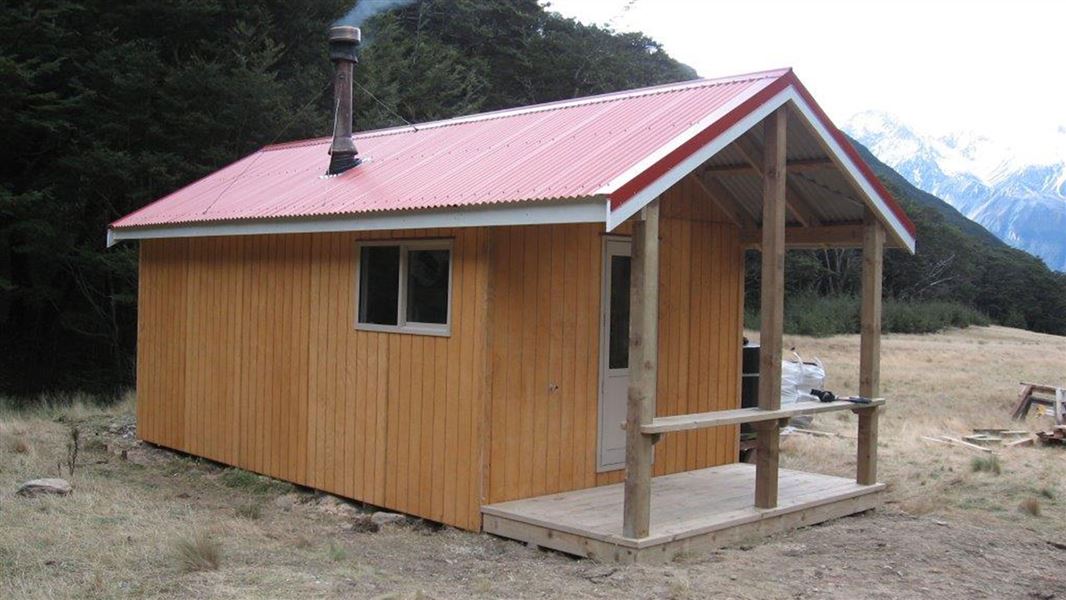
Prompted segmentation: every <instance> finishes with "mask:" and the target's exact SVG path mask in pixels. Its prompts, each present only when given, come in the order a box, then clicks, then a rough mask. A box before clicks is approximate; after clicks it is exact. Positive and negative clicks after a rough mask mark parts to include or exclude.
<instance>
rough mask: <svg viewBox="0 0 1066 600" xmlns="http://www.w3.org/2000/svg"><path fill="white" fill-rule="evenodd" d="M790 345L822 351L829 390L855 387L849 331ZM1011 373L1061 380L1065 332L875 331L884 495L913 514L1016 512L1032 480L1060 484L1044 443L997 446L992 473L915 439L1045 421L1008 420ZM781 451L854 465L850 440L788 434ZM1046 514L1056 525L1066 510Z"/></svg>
mask: <svg viewBox="0 0 1066 600" xmlns="http://www.w3.org/2000/svg"><path fill="white" fill-rule="evenodd" d="M748 337H749V338H751V339H756V338H757V337H758V334H757V333H754V332H748ZM793 346H794V347H795V348H796V349H797V351H798V352H799V353H800V354H801V355H802V356H803V357H804V358H808V359H809V358H813V357H815V356H818V357H819V358H821V359H822V361H823V362H824V363H825V364H826V368H827V371H828V382H827V387H828V388H829V389H830V390H833V391H835V392H837V393H838V394H855V393H858V387H859V386H858V380H859V372H858V363H859V360H858V359H859V339H858V336H834V337H829V338H821V339H816V338H803V337H797V336H786V339H785V348H789V347H793ZM1020 381H1037V382H1045V383H1049V384H1057V385H1066V339H1064V338H1061V337H1057V336H1051V335H1043V334H1037V333H1031V332H1027V331H1020V330H1016V329H1009V328H1004V327H975V328H969V329H962V330H952V331H947V332H944V333H940V334H937V335H903V334H886V335H884V336H883V338H882V346H881V395H882V396H884V397H885V398H886V400H887V403H888V404H887V406H886V409H885V412H884V414H883V415H882V416H881V419H880V440H879V442H880V443H879V456H880V464H879V479H880V480H882V481H886V482H888V483H889V488H890V494H889V502H892V503H894V504H896V505H898V506H900V507H901V508H903V509H904V510H906V511H908V512H911V513H914V514H926V513H932V512H952V511H970V512H975V513H976V514H978V515H979V516H981V517H992V518H1002V519H1006V520H1008V521H1013V520H1017V519H1018V518H1019V513H1018V512H1017V511H1015V510H1014V507H1016V506H1018V504H1019V502H1021V501H1022V500H1023V499H1024V498H1026V497H1029V496H1032V495H1034V494H1038V493H1039V490H1041V489H1048V490H1051V491H1052V494H1053V495H1056V494H1059V495H1061V494H1062V493H1066V477H1064V475H1063V472H1064V470H1066V466H1064V463H1066V455H1064V453H1063V452H1061V451H1057V450H1056V449H1054V448H1042V447H1039V446H1037V447H1030V448H1012V449H1004V450H1000V451H999V452H998V456H997V458H996V459H995V460H996V465H998V468H999V470H1000V472H1001V475H1000V476H998V477H989V476H988V475H987V474H985V472H986V470H980V471H975V470H974V469H973V468H972V466H971V461H972V460H973V458H974V457H975V455H976V451H970V450H967V449H964V448H956V447H951V446H941V445H936V444H930V443H928V442H925V441H923V440H922V439H921V438H922V436H937V435H951V436H953V437H961V436H963V435H968V434H970V433H972V431H973V429H974V428H995V427H998V428H1009V429H1017V428H1025V427H1028V428H1030V429H1031V430H1033V431H1036V430H1039V429H1046V428H1047V427H1049V426H1050V424H1051V421H1050V419H1049V418H1047V417H1037V416H1030V417H1029V420H1028V422H1026V423H1024V424H1022V423H1016V422H1013V421H1011V420H1010V412H1011V409H1012V407H1013V405H1014V403H1015V402H1016V401H1017V398H1018V390H1019V385H1018V382H1020ZM856 424H857V419H855V417H854V416H853V415H851V414H850V413H838V414H836V415H823V416H818V417H816V419H815V421H814V425H813V427H814V428H815V429H822V430H825V431H831V432H835V433H839V434H842V435H844V436H854V435H855V431H856ZM782 454H783V458H782V461H783V462H782V465H783V466H785V467H788V468H795V469H801V470H808V471H816V472H822V473H830V474H834V475H841V476H852V475H853V474H854V468H855V456H854V442H853V441H851V440H847V439H840V438H816V437H810V436H803V435H792V436H788V437H787V438H785V439H784V440H783V441H782ZM978 458H986V457H983V456H982V457H978ZM988 471H992V472H995V467H992V465H989V469H988ZM1048 505H1049V506H1048V508H1049V510H1048V511H1047V512H1049V513H1050V512H1051V511H1050V508H1051V507H1052V505H1053V506H1054V509H1055V510H1056V512H1057V514H1059V515H1063V514H1064V512H1063V505H1064V503H1062V502H1061V501H1050V502H1048ZM1047 521H1048V523H1047V525H1048V526H1049V527H1053V528H1057V529H1058V530H1059V531H1062V532H1066V518H1059V519H1054V520H1052V519H1047ZM1053 521H1054V522H1053Z"/></svg>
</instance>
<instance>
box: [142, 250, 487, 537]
mask: <svg viewBox="0 0 1066 600" xmlns="http://www.w3.org/2000/svg"><path fill="white" fill-rule="evenodd" d="M387 237H396V238H413V237H454V253H453V260H454V267H453V291H452V294H453V296H452V301H453V315H452V332H453V333H452V335H451V336H450V337H432V336H416V335H403V334H394V333H374V332H365V331H357V330H355V329H354V327H353V322H354V315H355V305H354V289H355V256H356V241H357V240H358V239H370V238H373V239H383V238H387ZM487 241H488V232H487V230H479V229H460V230H454V231H449V230H435V231H410V232H389V233H387V234H353V233H344V234H340V233H338V234H314V235H281V236H248V237H232V238H196V239H189V240H149V241H144V242H142V244H141V257H140V299H139V302H140V316H139V331H138V366H137V368H138V373H137V382H138V384H137V385H138V388H137V392H138V394H137V395H138V411H137V412H138V415H137V416H138V423H139V434H140V435H141V437H143V438H144V439H145V440H148V441H150V442H154V443H157V444H160V445H163V446H168V447H171V448H176V449H179V450H183V451H186V452H189V453H191V454H196V455H199V456H204V457H207V458H210V459H213V460H217V461H219V462H223V463H226V464H230V465H236V466H239V467H241V468H244V469H248V470H251V471H255V472H258V473H264V474H267V475H270V476H273V477H277V478H280V479H285V480H289V481H293V482H296V483H299V484H302V485H307V486H310V487H314V488H318V489H322V490H326V491H329V492H333V493H336V494H339V495H342V496H346V497H350V498H355V499H358V500H362V501H365V502H369V503H372V504H375V505H380V506H387V507H390V508H392V509H395V510H399V511H403V512H407V513H411V514H416V515H421V516H425V517H428V518H430V519H433V520H436V521H441V522H445V523H451V524H454V525H457V526H460V527H466V528H469V529H479V528H480V526H481V518H480V510H479V500H480V498H479V496H480V489H481V481H480V473H481V470H480V464H481V454H480V449H481V442H480V440H481V437H480V436H481V435H482V434H483V433H484V431H483V430H482V429H481V424H482V422H483V421H484V419H483V418H482V414H481V413H482V410H483V407H484V406H485V394H486V391H487V390H486V380H485V374H486V373H487V365H486V362H487V361H486V357H487V353H486V334H487V329H486V327H485V326H484V322H485V318H486V314H487V311H488V305H487V298H486V291H487V289H488V285H487V276H488V269H487V264H488V254H487V249H488V246H487Z"/></svg>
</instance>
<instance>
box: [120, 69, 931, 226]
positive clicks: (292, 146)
mask: <svg viewBox="0 0 1066 600" xmlns="http://www.w3.org/2000/svg"><path fill="white" fill-rule="evenodd" d="M790 84H793V85H798V80H796V79H795V76H794V75H793V74H792V72H791V70H788V69H784V70H777V71H767V72H763V73H754V74H750V75H742V76H736V77H729V78H723V79H703V80H696V81H691V82H684V83H678V84H671V85H664V86H658V87H652V88H644V89H639V90H633V91H628V92H621V93H614V94H605V95H601V96H593V97H589V98H582V99H577V100H571V101H564V102H554V103H549V104H542V105H536V106H530V107H525V108H520V109H511V110H503V111H496V112H491V113H484V114H480V115H473V116H470V117H461V118H456V119H450V120H446V121H438V122H433V123H426V124H422V125H418V126H417V127H415V128H412V127H400V128H392V129H384V130H378V131H369V132H363V133H360V134H358V135H356V136H355V142H356V146H357V147H358V149H359V153H360V157H361V158H362V159H363V163H362V164H361V165H359V166H358V167H355V168H354V169H351V170H349V171H347V172H345V173H342V174H340V175H337V176H332V177H326V176H325V175H324V173H325V171H326V167H327V165H328V163H329V156H328V154H327V151H328V148H329V142H330V140H329V139H328V138H323V139H315V140H305V141H298V142H290V143H285V144H278V145H273V146H268V147H265V148H263V149H261V150H259V151H257V152H255V153H253V154H251V155H250V156H247V157H245V158H243V159H241V160H239V161H237V162H235V163H233V164H231V165H229V166H226V167H224V168H222V169H220V170H218V171H216V172H215V173H212V174H210V175H208V176H207V177H205V178H203V179H201V180H199V181H197V182H195V183H192V184H190V185H188V186H186V187H184V188H182V189H180V190H178V191H176V192H174V193H172V194H170V195H168V196H166V197H164V198H162V199H160V200H158V201H156V202H154V203H152V204H149V205H148V206H146V207H144V208H142V209H140V210H138V211H136V212H134V213H131V214H129V215H127V216H125V217H123V218H121V219H119V220H118V221H115V222H114V223H113V224H112V228H113V229H124V228H145V227H157V226H172V225H182V224H198V223H203V224H207V223H220V222H221V223H224V222H234V221H241V220H270V219H287V218H307V217H330V216H342V215H359V214H365V213H371V212H380V211H402V210H420V209H440V208H448V207H470V206H478V205H489V204H498V203H510V202H529V201H539V200H548V199H570V198H572V199H577V198H586V199H587V198H590V197H593V198H595V197H603V198H604V201H605V203H606V202H608V201H610V203H611V206H613V207H617V206H618V205H620V204H621V203H623V202H624V201H625V200H627V199H628V198H630V197H632V196H633V195H634V194H636V193H637V192H638V191H639V190H640V189H642V188H643V187H645V186H646V185H647V184H648V182H649V181H651V180H653V179H654V178H655V177H656V176H657V174H658V173H661V172H663V170H665V169H669V168H671V167H672V166H674V165H676V164H677V163H678V162H679V161H680V160H682V159H683V158H684V157H685V156H686V152H689V153H690V152H691V148H692V147H693V145H694V144H699V145H702V144H703V143H705V140H706V139H708V138H709V137H713V136H715V135H717V134H718V133H720V132H721V131H722V130H724V128H726V127H728V126H730V125H732V124H734V123H735V122H736V121H737V120H739V119H740V118H742V117H743V116H744V115H746V114H748V113H750V112H751V110H752V109H753V107H755V106H757V105H758V104H759V103H761V102H763V101H765V99H766V98H769V97H770V96H771V95H773V94H774V93H777V92H778V91H780V90H781V89H784V88H785V87H786V86H788V85H790ZM829 126H830V127H831V129H832V130H833V131H834V134H836V133H838V132H836V130H835V127H832V126H831V124H830V125H829ZM848 147H849V149H850V146H848ZM645 165H647V168H646V169H645V168H644V167H645ZM863 166H864V167H865V165H863ZM877 185H879V184H877ZM885 196H886V198H888V200H889V201H890V203H891V205H893V210H894V211H895V209H896V208H898V207H895V206H894V201H892V200H891V198H890V196H887V192H885ZM898 215H899V216H900V217H901V218H902V220H903V221H904V222H905V223H906V224H907V225H908V226H909V221H907V220H906V217H905V216H904V215H903V214H902V211H899V212H898ZM910 227H913V226H910ZM911 231H912V232H913V229H911Z"/></svg>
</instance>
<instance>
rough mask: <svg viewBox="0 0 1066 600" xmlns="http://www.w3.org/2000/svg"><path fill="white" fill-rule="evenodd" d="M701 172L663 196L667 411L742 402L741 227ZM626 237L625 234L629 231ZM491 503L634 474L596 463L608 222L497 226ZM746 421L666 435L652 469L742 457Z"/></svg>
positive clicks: (662, 382) (662, 334) (662, 401)
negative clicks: (709, 194) (706, 191)
mask: <svg viewBox="0 0 1066 600" xmlns="http://www.w3.org/2000/svg"><path fill="white" fill-rule="evenodd" d="M700 194H701V192H700V190H699V187H698V186H697V185H695V184H694V183H693V182H692V181H691V180H690V179H685V180H682V181H681V182H680V183H679V184H678V185H676V186H674V187H673V188H671V189H670V190H669V191H668V192H667V193H666V194H664V196H663V200H662V203H661V217H660V231H661V238H662V241H661V244H662V246H661V248H660V261H661V263H660V264H661V266H660V274H659V277H660V285H661V288H660V292H659V294H660V296H659V301H660V312H659V383H658V399H657V414H658V415H659V416H666V415H675V414H685V413H695V412H703V411H710V410H726V409H730V408H737V407H739V404H740V362H739V361H740V345H741V331H742V330H741V326H742V314H743V306H742V299H743V283H744V280H743V278H744V273H743V268H744V262H743V251H742V249H741V247H740V241H739V230H738V229H737V227H736V226H735V225H733V224H732V223H730V222H729V221H728V219H727V218H726V217H725V215H722V214H720V213H719V212H718V210H717V209H716V208H714V207H713V206H712V205H711V203H710V201H709V200H708V199H706V198H705V197H702V196H701V195H700ZM617 233H619V234H623V235H628V233H629V230H628V228H623V229H622V230H620V231H618V232H617ZM491 235H492V259H491V272H492V273H491V281H492V296H493V298H494V302H493V305H492V318H491V320H490V327H491V329H492V332H491V334H490V339H491V351H490V355H491V356H490V361H491V374H490V379H491V392H490V403H491V406H490V417H491V424H490V426H489V441H488V455H489V465H488V469H489V472H488V476H487V486H486V497H485V502H486V503H492V502H501V501H505V500H511V499H515V498H527V497H530V496H537V495H543V494H549V493H553V492H560V491H566V490H572V489H581V488H587V487H592V486H596V485H604V484H608V483H617V482H619V481H622V479H623V471H622V470H617V471H611V472H607V473H597V472H596V435H597V402H598V393H599V382H598V377H599V362H598V361H599V340H600V331H599V327H600V294H601V275H602V274H601V266H602V252H603V246H602V243H603V235H604V231H603V226H602V225H597V224H587V225H553V226H529V227H504V228H495V229H493V230H492V233H491ZM737 453H738V429H737V427H736V426H729V427H719V428H716V429H703V430H698V431H690V432H683V433H672V434H668V435H665V436H663V438H662V441H661V442H659V444H657V445H656V447H655V465H654V471H653V473H654V474H655V475H662V474H666V473H675V472H678V471H686V470H692V469H698V468H703V467H709V466H714V465H720V464H727V463H732V462H736V457H737Z"/></svg>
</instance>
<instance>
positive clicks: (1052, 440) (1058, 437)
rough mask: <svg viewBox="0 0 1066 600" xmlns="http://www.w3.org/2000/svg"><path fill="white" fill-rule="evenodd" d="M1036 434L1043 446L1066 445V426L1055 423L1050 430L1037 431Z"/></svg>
mask: <svg viewBox="0 0 1066 600" xmlns="http://www.w3.org/2000/svg"><path fill="white" fill-rule="evenodd" d="M1036 436H1037V437H1038V438H1040V442H1041V443H1042V444H1044V445H1045V446H1066V426H1063V425H1056V426H1055V428H1054V429H1052V430H1051V431H1038V432H1036Z"/></svg>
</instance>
